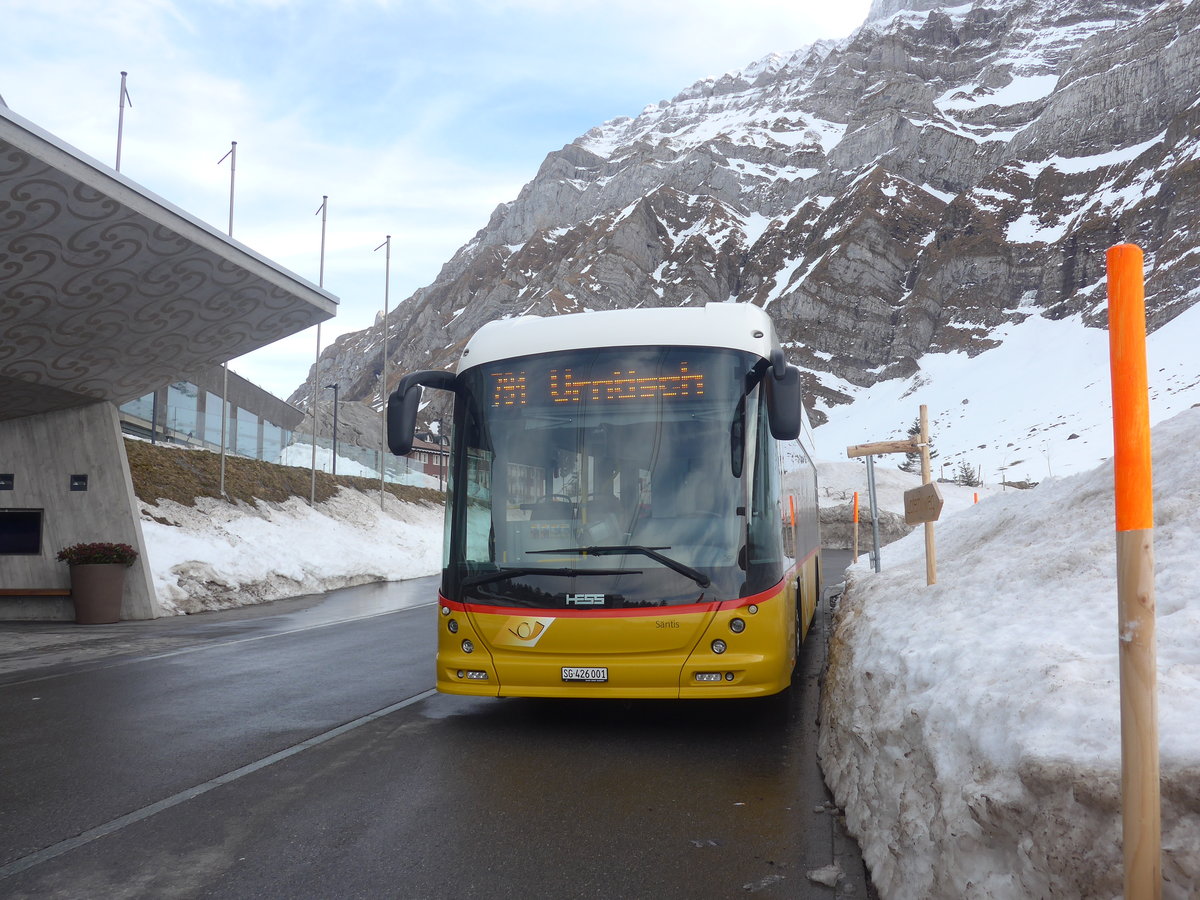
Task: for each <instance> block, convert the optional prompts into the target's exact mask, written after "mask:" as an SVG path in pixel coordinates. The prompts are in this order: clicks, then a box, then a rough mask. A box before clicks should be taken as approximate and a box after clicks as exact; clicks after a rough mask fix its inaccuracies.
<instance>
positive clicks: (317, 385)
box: [308, 194, 329, 506]
mask: <svg viewBox="0 0 1200 900" xmlns="http://www.w3.org/2000/svg"><path fill="white" fill-rule="evenodd" d="M317 212H319V213H320V214H321V267H320V274H319V275H318V276H317V286H318V287H322V288H323V287H325V221H326V218H327V216H328V215H329V195H328V194H323V195H322V196H321V207H320V209H318V210H317ZM314 215H315V213H314ZM320 392H321V323H320V322H318V323H317V360H316V362H315V363H313V380H312V393H311V394H310V395H309V405H310V410H311V412H312V420H313V424H312V491H311V494H310V495H309V500H308V504H309V506H316V505H317V395H318V394H320Z"/></svg>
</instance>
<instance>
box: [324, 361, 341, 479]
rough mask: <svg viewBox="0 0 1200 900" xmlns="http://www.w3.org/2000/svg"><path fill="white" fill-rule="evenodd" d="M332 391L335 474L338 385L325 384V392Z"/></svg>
mask: <svg viewBox="0 0 1200 900" xmlns="http://www.w3.org/2000/svg"><path fill="white" fill-rule="evenodd" d="M330 389H332V390H333V474H334V475H336V474H337V412H338V385H336V384H327V385H325V390H330Z"/></svg>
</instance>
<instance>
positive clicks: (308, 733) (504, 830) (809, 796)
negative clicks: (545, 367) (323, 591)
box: [0, 556, 870, 898]
mask: <svg viewBox="0 0 1200 900" xmlns="http://www.w3.org/2000/svg"><path fill="white" fill-rule="evenodd" d="M833 561H834V560H833V559H830V558H828V556H827V560H826V565H827V568H833V567H832V565H831V563H832V562H833ZM386 590H387V592H388V596H386V597H382V596H381V595H380V591H379V589H376V591H375V593H374V594H372V593H371V591H370V590H369V589H365V588H364V589H353V590H352V591H351V592H343V593H342V594H341V595H340V596H334V597H331V598H330V599H329V601H328V602H322V603H310V604H307V605H305V604H303V603H301V604H293V605H291V606H287V605H284V606H283V607H282V609H283V610H284V611H283V612H280V613H279V614H271V613H270V611H268V610H257V611H255V612H254V613H252V614H232V615H225V614H219V615H218V616H215V617H208V618H206V617H190V620H174V621H171V620H158V621H157V622H155V623H145V624H146V625H148V626H152V627H148V628H144V629H140V630H137V631H136V635H137V637H138V640H132V641H130V639H129V635H130V634H131V633H135V632H134V631H133V630H132V629H126V630H124V631H120V632H118V631H117V630H116V629H115V628H114V629H113V633H114V634H117V635H118V637H119V638H120V639H121V640H123V641H129V643H130V645H131V646H134V645H139V646H140V647H141V649H134V650H132V651H128V652H122V653H120V654H117V655H110V656H96V657H94V658H91V659H88V658H84V657H72V658H70V659H67V660H66V661H63V662H61V663H58V664H56V665H50V666H42V667H40V668H28V669H24V670H22V669H19V668H15V669H14V668H10V670H9V671H6V672H4V673H3V675H2V677H0V721H2V722H3V723H4V727H3V729H2V730H0V772H2V773H3V778H2V780H0V896H3V897H6V898H23V897H30V898H32V897H38V898H47V897H50V898H55V897H62V898H77V897H78V898H82V897H156V898H157V897H163V898H167V897H229V898H235V897H236V898H245V897H261V898H275V897H278V898H285V897H287V898H294V897H371V898H374V897H397V898H443V897H444V898H471V897H489V898H497V897H522V898H524V897H580V898H584V897H603V898H610V897H655V898H667V897H681V898H682V897H687V898H706V897H712V898H722V897H743V896H758V897H791V898H795V897H814V898H817V897H856V898H862V897H868V896H870V894H869V888H868V886H867V885H866V884H865V876H864V874H863V871H862V864H861V859H860V858H859V856H858V849H857V847H856V846H855V845H854V843H853V841H852V840H850V839H848V838H847V837H846V836H845V835H844V833H843V831H842V829H841V826H840V823H839V821H838V818H837V816H836V814H835V813H834V812H832V811H831V810H830V806H831V804H829V803H828V795H827V793H826V792H825V788H824V785H823V783H822V782H821V779H820V773H819V770H818V768H817V763H816V755H815V743H816V730H817V726H816V716H817V696H818V679H819V673H820V667H821V663H822V652H823V645H824V632H823V628H822V626H823V625H824V619H825V611H826V606H825V604H823V605H822V609H821V610H819V612H818V627H817V629H816V630H815V631H814V633H813V634H812V636H811V639H810V642H809V644H808V645H807V649H808V652H807V654H806V657H805V659H804V665H803V668H804V671H803V673H802V674H801V676H800V677H799V678H798V679H797V682H796V685H795V686H794V687H793V689H792V690H791V691H789V692H788V693H787V694H786V695H784V696H783V697H781V698H779V699H773V700H765V701H755V702H717V703H683V704H680V703H657V702H641V703H632V702H630V703H626V702H616V701H614V702H600V703H597V702H584V703H575V702H572V701H536V700H500V701H497V700H477V699H471V698H456V697H448V696H443V695H438V694H434V693H432V692H431V691H430V687H431V685H432V648H433V640H434V629H435V627H436V623H435V615H434V613H433V611H432V609H431V608H430V606H428V605H417V606H414V605H413V604H423V603H424V602H425V601H426V600H427V599H428V598H429V597H431V596H434V595H435V593H436V581H435V580H434V579H420V580H418V581H416V582H407V583H405V584H403V585H394V586H389V587H388V588H387V589H386ZM355 591H357V592H358V593H357V594H356V593H355ZM397 592H403V596H399V597H397ZM364 598H365V599H364ZM372 602H380V603H382V606H381V608H389V607H391V608H394V607H402V608H400V609H396V610H395V611H390V612H384V613H378V612H374V611H372V607H371V604H372ZM403 607H407V608H403ZM276 608H277V609H279V608H280V607H276ZM347 610H350V612H349V614H350V615H356V616H365V617H361V618H354V619H350V620H348V621H342V620H341V619H342V618H344V616H345V615H347V612H346V611H347ZM160 623H161V624H160ZM9 627H11V626H9ZM6 630H7V628H6ZM8 634H10V635H15V636H18V637H22V638H24V639H29V636H30V634H31V632H30V630H29V629H26V630H25V631H24V632H22V631H21V630H20V629H19V628H18V629H15V630H12V631H8ZM37 634H38V635H40V634H41V632H38V633H37ZM5 636H6V635H5V633H4V632H0V640H2V639H3V638H4V637H5ZM122 647H124V644H122ZM831 863H837V864H838V865H839V866H840V867H841V869H842V870H843V872H844V875H843V878H842V879H841V880H840V881H839V882H838V884H837V886H836V887H832V888H831V887H826V886H824V885H822V884H819V883H817V882H815V881H813V880H811V879H810V878H809V873H810V872H813V871H815V870H819V869H821V868H822V867H825V866H828V865H830V864H831Z"/></svg>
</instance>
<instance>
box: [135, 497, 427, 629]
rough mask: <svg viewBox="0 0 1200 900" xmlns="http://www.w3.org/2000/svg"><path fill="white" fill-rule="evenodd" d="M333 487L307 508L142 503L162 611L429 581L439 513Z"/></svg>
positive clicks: (206, 501)
mask: <svg viewBox="0 0 1200 900" xmlns="http://www.w3.org/2000/svg"><path fill="white" fill-rule="evenodd" d="M384 496H385V506H384V508H383V509H381V508H380V505H379V495H378V494H365V493H362V492H360V491H356V490H351V489H349V488H341V489H340V490H339V492H338V493H337V495H335V496H334V497H332V498H331V499H329V500H327V501H325V502H323V503H318V504H317V505H316V507H310V506H309V505H308V503H306V502H305V501H304V500H301V499H299V498H293V499H291V500H288V501H287V502H285V503H266V502H263V501H259V502H258V503H257V504H256V505H255V506H253V507H251V506H248V505H247V504H245V503H225V502H222V501H219V500H214V499H211V498H205V497H201V498H197V500H196V505H195V506H194V507H191V506H183V505H181V504H179V503H175V502H173V501H170V500H161V501H159V503H158V504H157V505H150V504H147V503H144V502H143V503H142V504H141V507H142V515H143V520H142V532H143V535H144V537H145V540H146V550H147V555H148V557H149V563H150V568H151V572H152V574H153V577H154V587H155V589H156V590H157V591H158V599H159V603H160V604H161V606H162V608H163V612H164V613H167V614H178V613H191V612H198V611H200V610H204V609H225V608H229V607H233V606H246V605H249V604H252V603H262V602H264V601H267V600H278V599H281V598H284V597H295V596H300V595H303V594H311V593H317V592H320V591H328V590H333V589H335V588H340V587H348V586H350V585H355V584H364V583H366V582H370V581H399V580H401V579H404V578H417V577H419V576H422V575H431V574H433V573H435V572H437V571H439V570H440V569H441V565H442V507H441V506H427V505H424V504H413V503H403V502H401V501H399V500H397V499H396V498H395V497H393V496H392V495H391V494H385V495H384Z"/></svg>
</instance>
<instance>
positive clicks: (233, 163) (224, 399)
mask: <svg viewBox="0 0 1200 900" xmlns="http://www.w3.org/2000/svg"><path fill="white" fill-rule="evenodd" d="M226 159H228V160H229V236H230V237H233V179H234V174H235V172H236V171H237V141H230V142H229V152H228V153H226V154H225V155H224V156H222V157H221V158H220V159H218V160H217V165H218V166H219V165H220V164H221V163H223V162H225V160H226ZM228 397H229V362H228V361H225V362H222V363H221V496H222V497H227V496H228V495H227V494H226V493H225V438H226V435H227V433H228V432H227V429H228V427H229V403H228Z"/></svg>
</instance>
